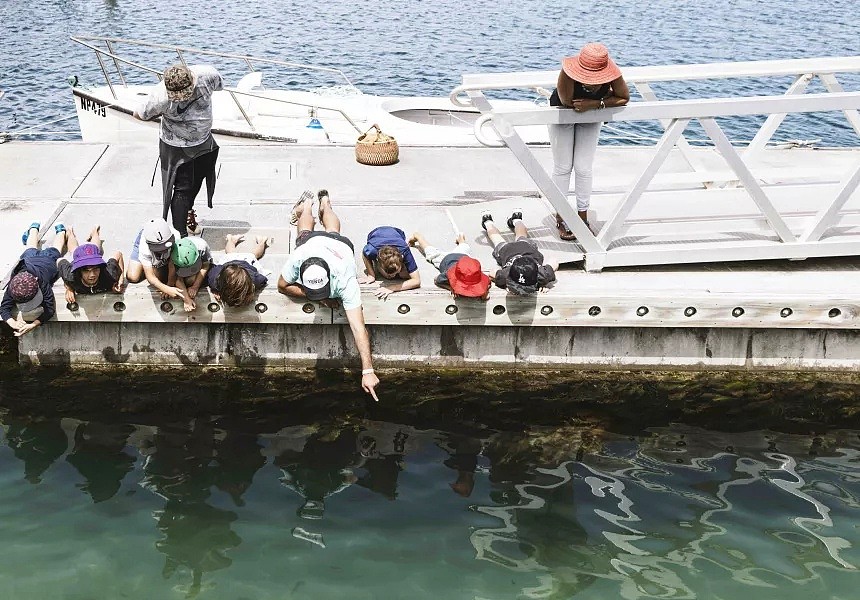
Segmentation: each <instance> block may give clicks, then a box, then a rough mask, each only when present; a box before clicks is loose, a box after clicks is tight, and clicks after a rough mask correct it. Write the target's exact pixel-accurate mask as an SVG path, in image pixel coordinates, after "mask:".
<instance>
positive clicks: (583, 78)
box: [549, 43, 630, 240]
mask: <svg viewBox="0 0 860 600" xmlns="http://www.w3.org/2000/svg"><path fill="white" fill-rule="evenodd" d="M629 100H630V91H629V90H628V89H627V83H625V81H624V77H622V76H621V70H620V69H619V68H618V66H617V65H616V64H615V63H614V62H613V61H612V59H611V58H609V52H608V51H607V50H606V46H604V45H603V44H596V43H591V44H586V45H585V46H583V48H582V50H580V51H579V54H576V55H574V56H568V57H567V58H565V59H563V60H562V61H561V72H560V73H559V74H558V84H557V87H556V89H555V91H554V92H553V93H552V96H551V97H550V100H549V103H550V106H558V107H559V108H572V109H573V110H575V111H577V112H582V111H586V110H595V109H603V108H610V107H613V106H624V105H625V104H627V102H628V101H629ZM600 125H601V122H600V121H598V122H596V123H576V124H574V125H550V126H549V139H550V144H551V145H552V160H553V169H552V180H553V183H555V184H556V185H557V186H558V188H559V189H560V190H561V191H562V192H564V193H565V194H567V192H568V191H569V190H570V172H571V171H573V172H574V173H576V181H575V182H574V191H575V193H576V210H577V212H578V213H579V217H580V218H581V219H582V220H583V221H584V222H585V224H586V225H588V205H589V202H590V201H591V181H592V166H593V164H594V154H595V152H596V151H597V139H598V137H599V136H600ZM555 218H556V225H557V226H558V233H559V236H560V237H561V239H563V240H574V239H576V236H574V234H573V232H572V231H571V230H570V227H568V225H567V223H565V222H564V219H562V218H561V215H559V214H556V216H555Z"/></svg>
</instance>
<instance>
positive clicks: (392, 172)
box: [0, 142, 860, 354]
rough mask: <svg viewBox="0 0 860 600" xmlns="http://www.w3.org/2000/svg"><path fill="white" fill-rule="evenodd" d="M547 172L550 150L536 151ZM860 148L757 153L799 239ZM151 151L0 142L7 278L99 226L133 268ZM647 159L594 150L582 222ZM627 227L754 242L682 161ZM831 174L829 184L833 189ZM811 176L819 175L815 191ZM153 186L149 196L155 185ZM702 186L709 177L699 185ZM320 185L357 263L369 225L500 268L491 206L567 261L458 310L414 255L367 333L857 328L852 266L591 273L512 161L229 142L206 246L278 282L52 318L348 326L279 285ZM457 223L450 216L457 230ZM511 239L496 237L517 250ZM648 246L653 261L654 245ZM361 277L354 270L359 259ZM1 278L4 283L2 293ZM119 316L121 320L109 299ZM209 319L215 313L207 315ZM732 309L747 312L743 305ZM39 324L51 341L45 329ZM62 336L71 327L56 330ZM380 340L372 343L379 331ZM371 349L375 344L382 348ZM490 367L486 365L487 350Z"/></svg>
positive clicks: (682, 239) (686, 238) (739, 204)
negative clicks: (549, 278) (487, 214)
mask: <svg viewBox="0 0 860 600" xmlns="http://www.w3.org/2000/svg"><path fill="white" fill-rule="evenodd" d="M696 152H697V154H698V157H699V159H700V161H701V162H702V163H703V164H711V163H712V171H711V173H712V175H711V176H710V177H713V178H714V179H719V178H720V177H726V178H728V177H729V175H721V174H720V173H721V172H722V173H725V169H723V170H722V171H721V170H720V166H719V164H718V161H719V157H718V156H717V155H716V154H715V153H713V152H712V151H711V150H708V149H700V150H696ZM536 156H537V157H538V159H539V160H540V161H541V162H542V163H543V164H544V165H546V166H548V165H549V164H550V163H551V157H550V154H549V149H548V148H538V149H536ZM858 157H860V153H858V151H857V150H856V149H855V150H811V149H771V150H768V151H766V152H765V153H764V154H763V155H762V161H763V163H762V164H764V165H765V166H763V167H762V169H763V171H762V173H763V174H762V175H761V180H762V181H763V182H764V186H765V189H766V190H767V192H768V194H770V195H771V197H772V198H774V202H775V204H776V205H777V206H778V207H779V209H780V211H781V212H782V213H783V215H785V216H786V217H787V222H788V223H789V225H790V226H792V227H794V226H797V227H800V226H801V225H802V224H803V222H804V219H805V218H809V217H810V216H811V215H814V213H815V207H814V205H813V204H814V202H812V201H813V200H814V198H815V197H816V194H817V193H819V191H820V190H821V189H823V188H825V187H828V188H831V187H832V186H835V185H838V183H836V178H837V176H838V174H839V173H844V172H845V171H846V169H847V168H848V167H850V166H851V165H852V164H855V163H856V162H857V160H858ZM156 158H157V149H156V147H155V146H151V145H147V146H136V145H131V146H116V145H105V144H87V143H68V142H63V143H8V144H3V145H0V181H3V185H2V188H0V211H2V214H3V217H4V218H3V220H2V226H0V227H2V231H3V234H4V235H2V236H0V256H2V263H0V269H2V273H4V274H5V273H6V272H7V271H8V270H9V268H10V267H11V266H12V265H13V263H14V262H15V259H16V257H17V256H18V254H20V252H21V244H20V236H21V232H22V231H24V229H25V228H26V227H27V225H28V224H29V223H30V222H31V221H34V220H36V221H41V222H42V224H43V231H47V232H48V233H46V234H44V240H45V241H46V242H48V243H49V242H50V240H51V239H52V236H53V232H52V231H51V228H50V225H51V224H53V223H54V222H56V221H62V222H63V223H65V224H66V226H67V227H74V228H75V230H76V232H77V234H78V238H79V239H80V240H83V239H84V238H85V237H86V234H87V232H88V231H89V229H90V228H91V227H92V226H93V225H94V224H96V223H99V224H100V225H101V226H102V236H103V238H104V239H105V250H106V253H107V254H109V253H112V252H113V251H115V250H121V251H122V252H123V254H124V255H126V256H128V254H129V251H130V249H131V245H132V241H133V239H134V237H135V235H136V234H137V231H138V230H139V227H140V225H141V224H142V223H143V222H144V221H145V220H147V219H149V218H152V217H153V216H158V215H160V213H161V208H160V182H159V178H160V175H159V173H158V171H157V170H156ZM648 158H649V149H648V148H630V147H623V148H622V147H601V148H600V149H599V152H598V155H597V159H596V164H595V185H594V187H595V194H594V197H593V199H592V212H591V222H592V226H593V227H594V228H598V229H599V227H600V224H601V223H602V222H604V221H605V220H606V219H607V218H608V215H611V211H612V209H613V207H614V206H615V204H616V203H617V202H619V200H620V198H621V195H622V190H623V189H626V186H629V184H630V182H631V181H632V180H633V178H634V177H635V176H636V175H637V173H638V171H639V170H641V168H642V165H643V164H645V163H646V162H647V160H648ZM665 170H666V172H665V173H661V174H660V175H659V176H658V178H657V179H655V182H654V183H653V184H652V186H651V188H652V189H649V191H647V192H646V193H645V196H644V198H643V199H642V200H641V201H640V202H639V204H638V205H637V208H636V212H634V213H633V214H631V216H630V218H629V219H628V225H627V226H628V227H629V233H628V236H627V237H626V238H625V239H626V240H628V241H627V242H625V243H629V244H630V245H635V246H638V247H647V246H649V245H654V246H656V245H660V246H665V245H667V244H674V245H676V246H677V251H678V252H683V251H684V249H685V248H686V247H688V246H689V245H691V244H698V245H700V244H719V241H720V236H723V237H737V236H746V238H745V239H749V240H750V243H755V241H756V239H757V236H758V235H764V234H761V233H759V231H760V230H761V229H762V224H761V223H760V221H761V220H762V218H761V217H760V216H758V217H756V216H754V215H755V210H754V208H755V207H754V205H753V204H752V201H751V200H750V199H749V197H745V196H744V194H743V193H742V190H740V189H738V188H735V187H732V186H731V184H729V185H724V186H723V187H722V188H720V187H716V186H715V185H713V184H707V185H708V187H705V185H703V181H702V179H703V177H702V176H701V175H697V176H691V175H690V174H689V173H687V172H686V171H687V167H686V163H685V162H684V160H683V158H682V157H681V156H680V155H679V154H673V155H672V156H670V159H669V161H668V162H667V164H666V167H665ZM829 174H833V175H832V177H831V176H830V175H829ZM813 175H814V178H813ZM153 179H154V185H152V184H151V182H153ZM704 179H708V177H704ZM319 188H326V189H328V190H329V191H330V194H331V197H332V200H333V204H334V207H335V209H336V210H337V212H338V214H339V216H340V217H341V219H342V222H343V233H344V234H345V235H347V236H348V237H350V238H351V239H352V240H353V241H354V243H355V246H356V249H357V251H360V248H361V246H362V245H363V242H364V240H365V238H366V235H367V232H368V231H369V230H370V229H372V228H373V227H376V226H378V225H383V224H388V225H394V226H398V227H401V228H402V229H404V230H405V231H406V232H407V233H409V232H411V231H414V230H416V229H417V230H420V231H422V232H423V233H424V234H425V235H426V236H427V238H428V239H429V240H430V241H431V242H433V243H435V244H436V245H439V246H450V245H451V244H452V243H453V239H454V229H455V227H456V229H458V230H461V231H463V232H464V233H465V234H466V236H467V238H468V241H469V243H470V244H471V246H472V248H473V249H474V251H475V254H476V256H477V257H478V258H479V259H480V260H481V263H482V264H483V266H484V269H485V270H486V271H487V272H493V271H495V264H494V261H493V259H492V257H491V248H490V246H489V244H488V243H487V242H486V240H485V238H484V236H483V232H482V231H481V229H480V224H479V223H480V218H479V216H480V213H481V212H482V211H483V210H488V209H489V210H492V212H493V214H494V215H495V216H496V218H497V222H498V223H499V225H500V226H502V227H504V221H505V220H506V218H507V216H508V214H509V213H510V211H511V210H512V209H513V208H514V207H521V208H522V209H523V211H524V220H525V223H526V225H528V226H529V228H530V235H531V236H532V237H534V238H535V239H536V240H537V242H538V245H539V247H540V248H541V249H542V251H544V253H545V255H546V256H547V258H548V260H551V261H552V260H557V261H559V262H561V263H563V264H562V267H561V269H560V272H559V276H558V282H557V283H556V284H555V285H554V286H553V287H552V289H551V290H549V292H548V293H546V294H541V295H539V296H538V297H532V298H519V297H513V296H509V295H507V294H506V293H505V291H504V290H500V289H497V288H493V290H492V292H491V296H490V301H489V302H487V303H482V302H479V301H474V300H457V301H456V302H455V301H454V300H453V299H452V298H451V296H450V294H448V293H447V292H445V291H444V290H441V289H438V288H436V287H434V286H433V278H434V277H435V275H436V270H435V269H434V268H433V267H432V266H430V265H429V264H427V263H426V262H425V261H423V259H422V258H421V257H420V256H418V255H417V252H416V260H417V262H418V264H419V268H420V272H421V275H422V287H421V288H420V289H419V290H415V291H410V292H403V293H398V294H394V295H393V296H391V298H390V299H388V300H387V301H380V300H377V299H376V298H375V297H374V296H373V295H372V287H370V286H367V287H365V288H364V289H363V298H364V307H365V318H366V321H367V323H368V324H369V325H371V326H373V325H415V326H438V325H441V326H445V325H494V326H521V325H538V326H574V327H595V328H605V327H610V328H613V327H618V328H622V327H636V328H640V327H650V328H674V327H685V328H700V327H701V328H705V327H708V328H805V329H816V330H818V329H857V328H858V326H860V278H858V277H856V275H855V271H857V270H858V268H860V258H853V257H852V258H809V259H808V260H804V261H788V260H774V261H756V262H724V263H719V264H700V265H674V266H642V267H625V268H614V269H606V270H604V271H603V272H600V273H587V272H585V271H584V270H583V269H582V262H581V259H582V252H581V250H580V249H579V247H578V246H577V245H576V244H573V243H569V242H562V241H560V240H559V239H558V237H557V234H556V231H555V227H554V218H553V217H552V216H551V211H550V208H549V205H548V204H547V203H546V202H545V200H543V199H542V198H540V197H539V194H538V193H537V192H536V190H535V187H534V184H533V183H532V182H531V180H530V179H529V177H528V176H527V175H526V173H525V172H524V171H523V169H522V168H521V167H520V166H519V164H518V163H517V162H516V161H515V159H514V158H513V157H512V155H511V154H510V153H509V152H507V150H505V149H491V148H457V149H451V148H439V147H403V148H402V149H401V161H400V163H398V164H397V165H396V166H391V167H367V166H363V165H359V164H357V163H356V162H355V160H354V155H353V150H352V148H349V147H313V146H295V145H285V146H272V145H266V146H227V147H222V150H221V155H220V165H219V180H218V185H217V190H216V194H215V200H214V204H215V206H214V208H213V209H212V210H209V209H207V208H206V206H205V200H204V199H203V195H202V194H201V196H200V197H198V201H197V211H198V217H199V220H200V222H201V224H202V225H203V227H204V232H203V236H204V238H205V239H206V240H207V241H208V242H209V243H210V245H211V246H212V248H213V251H214V252H215V253H216V260H217V254H218V252H219V251H222V250H223V247H224V235H225V234H226V233H246V234H248V237H249V238H252V237H253V236H254V235H255V234H259V235H266V236H271V237H273V238H274V240H275V242H274V245H273V246H272V247H271V248H270V249H269V250H268V252H267V254H266V256H265V258H264V259H263V260H262V261H261V262H262V265H263V267H264V269H265V270H267V271H268V272H269V274H270V285H269V286H268V288H267V289H266V290H264V292H263V293H262V294H261V295H260V299H259V303H258V304H257V307H256V310H255V309H254V307H252V308H248V309H243V310H230V309H228V310H222V309H217V306H216V305H214V304H211V300H210V298H209V295H208V292H205V291H203V292H201V295H200V298H199V299H198V308H197V310H196V311H194V312H192V313H185V312H184V311H183V310H182V304H181V302H179V301H175V300H174V301H172V302H167V303H166V304H165V303H164V302H162V300H161V299H160V298H159V297H158V296H157V295H156V294H153V293H152V290H151V288H149V287H148V286H147V285H146V284H136V285H134V284H133V285H130V286H129V287H128V289H127V291H126V292H125V294H123V296H122V297H120V296H118V295H113V294H108V295H104V296H97V297H89V298H79V300H80V302H79V307H78V310H75V311H72V310H70V309H69V308H68V307H66V306H65V302H64V301H63V300H62V297H63V293H62V286H61V285H60V284H58V285H57V287H56V288H55V289H56V292H57V296H58V315H57V319H58V320H59V321H65V322H70V323H82V322H86V321H89V322H96V321H104V322H122V323H124V324H131V323H162V322H163V323H171V324H177V325H178V324H183V323H198V324H205V323H282V324H332V323H334V324H337V323H344V322H345V318H344V316H343V314H342V313H341V312H340V311H337V310H335V311H331V310H329V309H326V308H323V307H320V306H318V305H316V304H315V303H313V304H312V303H302V302H296V301H293V300H288V299H286V298H285V297H283V296H281V295H280V294H278V293H277V290H276V287H275V282H276V281H277V277H278V273H279V271H280V269H281V266H282V265H283V263H284V260H285V257H286V256H287V254H288V253H289V252H290V250H291V248H292V245H293V242H294V238H295V230H294V228H292V227H290V225H289V222H288V219H289V209H290V207H291V206H292V204H293V202H294V200H295V199H296V198H297V197H298V196H299V195H300V193H301V192H302V190H304V189H312V190H316V189H319ZM858 210H860V194H856V193H855V194H854V196H853V197H852V198H851V199H850V200H849V201H848V203H847V204H846V206H845V208H844V210H843V213H844V214H845V215H846V217H845V218H844V219H843V222H842V223H841V224H840V226H839V227H838V228H834V231H832V232H830V234H829V235H831V236H835V237H848V238H854V239H857V238H856V236H860V227H858V225H854V224H853V223H854V222H856V219H855V217H856V215H857V214H858ZM452 220H453V221H452ZM511 235H512V234H510V233H508V232H505V236H506V237H508V238H509V239H510V236H511ZM646 251H647V250H646ZM357 262H358V263H359V264H360V258H358V257H357ZM4 283H5V281H4ZM119 301H121V302H122V303H123V304H124V307H123V310H119V307H118V305H117V304H116V303H117V302H119ZM212 309H216V310H214V311H213V310H212ZM738 309H740V310H738ZM41 329H46V328H40V330H41ZM64 331H65V330H64ZM374 335H375V334H374ZM375 343H376V342H375ZM489 353H490V354H492V352H489Z"/></svg>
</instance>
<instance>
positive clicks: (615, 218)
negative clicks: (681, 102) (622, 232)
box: [597, 119, 690, 248]
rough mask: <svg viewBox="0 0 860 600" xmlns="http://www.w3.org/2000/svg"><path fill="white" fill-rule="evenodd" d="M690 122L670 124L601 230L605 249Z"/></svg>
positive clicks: (680, 120)
mask: <svg viewBox="0 0 860 600" xmlns="http://www.w3.org/2000/svg"><path fill="white" fill-rule="evenodd" d="M689 122H690V119H674V120H672V121H670V122H669V125H668V127H666V131H665V133H663V137H662V138H660V141H659V142H658V143H657V147H656V148H655V149H654V156H653V157H651V160H650V161H649V162H648V164H647V165H645V168H644V169H642V172H641V173H640V174H639V177H637V178H636V181H634V182H633V185H632V186H631V187H630V189H629V190H628V191H627V193H626V194H625V195H624V198H622V199H621V202H620V203H619V204H618V207H617V208H616V209H615V213H614V214H613V215H612V217H610V218H609V220H608V221H607V222H606V223H604V225H603V227H602V228H601V229H600V233H599V234H598V236H597V241H598V242H600V244H601V245H602V246H603V247H604V248H609V245H610V244H611V243H612V240H613V239H614V237H615V232H616V231H617V230H618V228H619V227H620V226H621V225H622V224H623V223H624V219H626V218H627V215H629V214H630V211H631V210H633V207H634V206H635V205H636V201H637V200H639V197H640V196H642V192H644V191H645V190H646V189H647V187H648V184H649V183H650V182H651V180H652V179H653V178H654V175H656V174H657V171H659V170H660V167H661V166H662V165H663V163H664V162H666V158H667V157H668V156H669V153H670V152H671V151H672V148H673V147H674V146H675V143H676V142H677V141H678V140H679V139H680V138H681V137H682V136H681V134H682V133H683V132H684V129H685V128H686V127H687V124H688V123H689Z"/></svg>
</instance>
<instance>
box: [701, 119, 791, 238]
mask: <svg viewBox="0 0 860 600" xmlns="http://www.w3.org/2000/svg"><path fill="white" fill-rule="evenodd" d="M699 122H700V123H701V124H702V127H703V128H704V130H705V132H706V133H707V134H708V137H709V138H711V139H712V140H713V142H714V145H715V146H716V147H717V150H719V152H720V155H721V156H722V157H723V158H724V159H725V161H726V163H728V165H729V167H730V168H731V169H732V171H734V172H735V174H736V175H737V176H738V179H739V180H740V181H741V183H743V184H744V187H745V188H746V190H747V193H748V194H749V195H750V197H751V198H752V199H753V202H755V203H756V206H758V208H759V210H760V211H761V212H762V214H763V215H764V218H765V219H767V222H768V223H770V226H771V227H773V230H774V231H775V232H776V234H777V235H778V236H779V239H781V240H782V241H783V242H786V243H791V242H796V241H797V238H795V237H794V234H793V233H792V232H791V230H790V229H789V228H788V226H787V225H786V224H785V221H784V220H783V219H782V217H780V216H779V213H778V212H777V211H776V209H775V208H774V206H773V204H772V203H771V201H770V199H768V197H767V194H765V193H764V190H762V189H761V186H760V185H759V184H758V181H756V178H755V176H754V175H753V174H752V173H751V172H750V170H749V169H748V168H747V166H746V165H745V164H744V161H743V159H742V158H741V157H740V155H739V154H738V152H737V150H735V148H734V146H732V144H731V142H729V138H727V137H726V134H725V133H723V130H722V129H721V128H720V126H719V125H717V122H716V120H714V119H713V118H711V117H709V118H701V119H699Z"/></svg>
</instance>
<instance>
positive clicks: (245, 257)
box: [224, 252, 257, 267]
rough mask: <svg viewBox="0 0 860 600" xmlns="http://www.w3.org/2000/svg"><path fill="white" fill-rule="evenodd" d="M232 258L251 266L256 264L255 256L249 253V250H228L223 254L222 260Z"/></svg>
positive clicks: (228, 260) (229, 260)
mask: <svg viewBox="0 0 860 600" xmlns="http://www.w3.org/2000/svg"><path fill="white" fill-rule="evenodd" d="M234 260H241V261H244V262H246V263H248V264H249V265H251V266H252V267H256V266H257V257H256V256H254V255H253V254H251V253H250V252H228V253H226V254H225V255H224V262H225V263H227V262H231V261H234Z"/></svg>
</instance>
